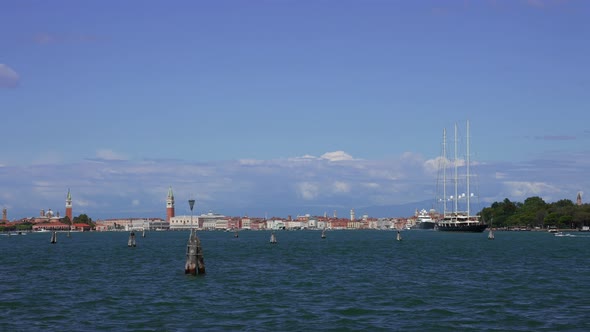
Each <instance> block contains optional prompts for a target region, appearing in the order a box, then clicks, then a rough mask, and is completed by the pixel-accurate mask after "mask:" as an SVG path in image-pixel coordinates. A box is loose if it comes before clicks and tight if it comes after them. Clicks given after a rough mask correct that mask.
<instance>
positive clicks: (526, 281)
mask: <svg viewBox="0 0 590 332" xmlns="http://www.w3.org/2000/svg"><path fill="white" fill-rule="evenodd" d="M402 234H403V241H401V242H398V241H395V232H389V231H332V232H328V233H327V239H324V240H322V239H321V238H320V232H319V231H282V232H278V233H277V239H278V242H279V243H278V244H277V245H271V244H269V238H270V232H265V231H242V232H240V237H239V238H234V237H233V233H228V232H199V237H200V238H201V240H202V244H203V249H204V254H205V264H206V268H207V274H206V275H205V276H196V277H194V276H187V275H185V274H184V263H185V250H186V242H187V239H188V232H150V233H147V236H146V237H145V238H142V237H141V236H139V237H138V238H137V243H138V246H137V247H136V248H129V247H127V238H128V233H125V232H118V233H72V237H71V238H67V237H66V234H65V233H59V235H58V243H57V244H50V243H49V240H50V233H37V234H28V235H26V236H11V237H7V236H1V237H0V250H1V255H0V277H1V282H0V331H64V330H67V331H193V330H210V331H219V330H239V331H319V330H322V331H352V330H368V331H395V330H400V331H454V330H459V331H482V330H489V331H590V234H589V233H577V234H576V235H578V236H576V237H555V236H553V235H551V234H549V233H540V232H539V233H536V232H499V233H496V239H495V240H493V241H490V240H487V238H486V233H483V234H452V233H440V232H435V231H405V232H403V233H402ZM138 235H140V234H138Z"/></svg>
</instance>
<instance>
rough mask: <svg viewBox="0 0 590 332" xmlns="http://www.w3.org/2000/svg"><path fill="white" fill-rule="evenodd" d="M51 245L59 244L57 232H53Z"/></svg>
mask: <svg viewBox="0 0 590 332" xmlns="http://www.w3.org/2000/svg"><path fill="white" fill-rule="evenodd" d="M51 243H57V232H56V231H53V233H51Z"/></svg>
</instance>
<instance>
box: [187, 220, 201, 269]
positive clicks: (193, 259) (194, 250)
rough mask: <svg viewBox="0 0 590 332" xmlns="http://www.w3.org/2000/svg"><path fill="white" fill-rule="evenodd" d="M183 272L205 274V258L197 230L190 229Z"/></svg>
mask: <svg viewBox="0 0 590 332" xmlns="http://www.w3.org/2000/svg"><path fill="white" fill-rule="evenodd" d="M184 273H185V274H192V275H197V274H205V259H204V258H203V248H201V239H199V237H198V236H197V232H196V231H195V230H194V229H191V234H190V236H189V239H188V244H187V246H186V264H185V266H184Z"/></svg>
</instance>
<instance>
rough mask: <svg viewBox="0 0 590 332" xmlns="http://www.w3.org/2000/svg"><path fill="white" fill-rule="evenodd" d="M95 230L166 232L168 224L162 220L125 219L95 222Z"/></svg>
mask: <svg viewBox="0 0 590 332" xmlns="http://www.w3.org/2000/svg"><path fill="white" fill-rule="evenodd" d="M96 228H97V230H109V231H129V230H138V229H139V230H144V229H145V230H168V229H169V228H170V223H167V222H166V221H164V220H162V218H125V219H105V220H98V221H97V222H96Z"/></svg>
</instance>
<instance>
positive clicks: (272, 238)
mask: <svg viewBox="0 0 590 332" xmlns="http://www.w3.org/2000/svg"><path fill="white" fill-rule="evenodd" d="M270 243H271V244H276V243H277V237H276V236H275V231H272V233H270Z"/></svg>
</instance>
